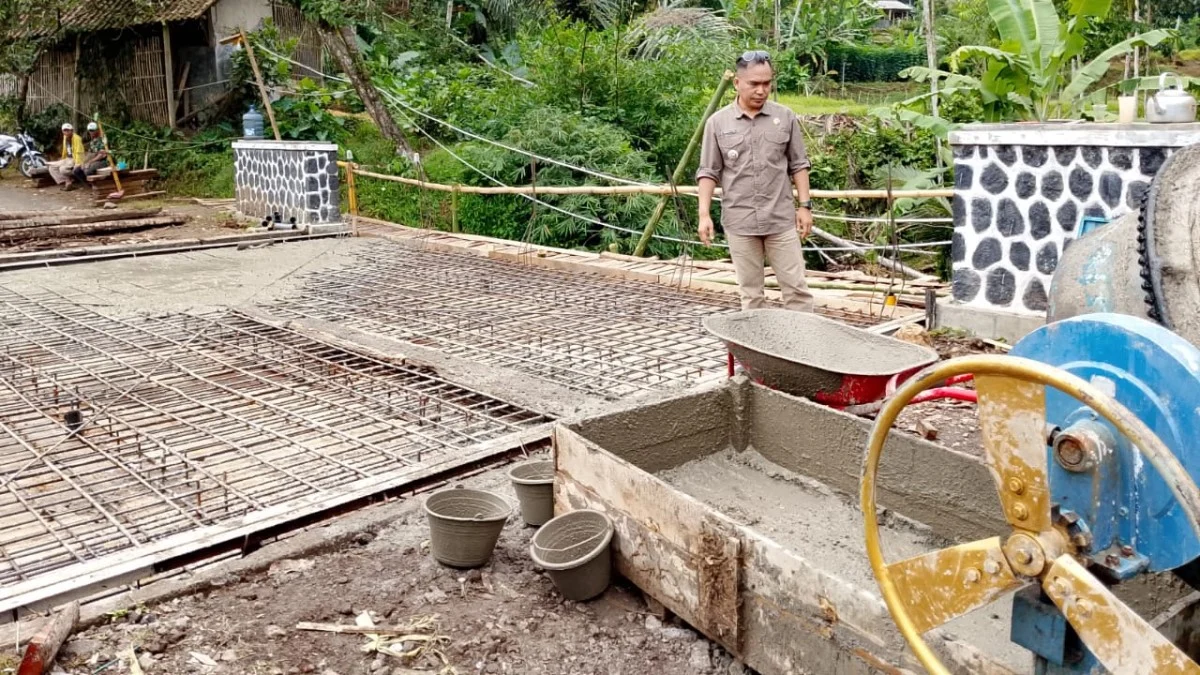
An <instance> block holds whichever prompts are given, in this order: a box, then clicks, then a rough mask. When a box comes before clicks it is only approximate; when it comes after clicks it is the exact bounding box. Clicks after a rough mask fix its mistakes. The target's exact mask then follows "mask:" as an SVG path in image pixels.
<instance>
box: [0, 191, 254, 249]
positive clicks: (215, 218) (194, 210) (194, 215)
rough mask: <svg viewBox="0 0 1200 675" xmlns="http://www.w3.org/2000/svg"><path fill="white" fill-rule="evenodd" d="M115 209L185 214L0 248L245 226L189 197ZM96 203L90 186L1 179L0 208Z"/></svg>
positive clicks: (133, 240) (188, 234)
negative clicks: (161, 222)
mask: <svg viewBox="0 0 1200 675" xmlns="http://www.w3.org/2000/svg"><path fill="white" fill-rule="evenodd" d="M115 204H116V206H117V209H118V210H143V209H153V208H161V209H162V210H163V212H164V215H169V214H178V215H186V216H188V218H189V220H188V222H186V223H184V224H182V225H173V226H167V227H154V228H148V229H145V230H139V231H136V232H114V233H110V234H103V235H85V236H78V237H68V238H54V239H44V240H36V241H28V242H22V243H21V244H20V245H19V246H5V245H4V244H3V243H0V252H9V253H11V252H17V251H37V250H43V249H52V248H73V247H77V246H97V245H104V244H138V243H145V242H151V241H166V240H172V239H195V238H201V237H211V236H215V235H221V234H234V233H235V232H236V231H237V230H241V229H244V227H245V224H244V223H240V222H238V221H237V220H236V219H234V218H233V217H232V215H231V214H230V213H229V211H227V210H225V209H222V208H219V207H209V206H201V205H199V204H196V203H194V202H193V201H192V200H190V199H189V200H185V199H171V198H155V199H138V200H133V201H123V202H115ZM94 208H96V204H95V202H94V201H93V195H92V193H91V191H90V190H75V191H74V192H63V191H62V190H60V189H58V188H43V189H40V190H38V189H34V188H29V187H25V185H24V184H23V181H22V180H20V179H19V178H16V177H14V175H11V174H5V175H4V177H3V178H2V179H0V211H48V212H60V211H78V210H85V209H94Z"/></svg>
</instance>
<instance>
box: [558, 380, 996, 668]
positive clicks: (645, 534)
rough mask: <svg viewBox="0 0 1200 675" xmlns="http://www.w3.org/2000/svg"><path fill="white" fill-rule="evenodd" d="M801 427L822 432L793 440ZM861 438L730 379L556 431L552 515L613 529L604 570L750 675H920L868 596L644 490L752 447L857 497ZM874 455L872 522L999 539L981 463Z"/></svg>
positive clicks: (712, 513)
mask: <svg viewBox="0 0 1200 675" xmlns="http://www.w3.org/2000/svg"><path fill="white" fill-rule="evenodd" d="M762 425H770V426H769V427H764V426H762ZM813 425H820V428H822V429H823V432H822V433H821V434H819V435H817V434H812V433H805V432H806V429H807V430H811V429H812V428H813ZM870 428H871V427H870V422H869V421H867V420H863V419H860V418H856V417H853V416H850V415H846V414H843V413H840V412H836V411H833V410H831V409H829V408H826V407H824V406H820V405H817V404H814V403H811V402H809V401H806V400H803V399H798V398H794V397H791V396H787V395H784V394H781V393H778V392H774V391H771V390H768V389H765V388H763V387H760V386H758V385H755V384H751V383H749V382H747V381H745V380H744V379H743V378H737V379H735V380H731V381H730V382H728V383H723V384H719V385H714V386H711V387H708V388H707V389H706V390H705V391H699V392H695V393H689V394H682V395H677V396H674V397H671V398H668V399H664V400H658V401H655V402H652V403H649V404H644V405H642V406H640V407H636V406H630V407H626V408H624V409H621V410H618V411H615V412H609V413H605V414H602V415H597V416H594V417H589V418H585V419H581V420H578V421H574V422H564V423H560V424H558V425H556V427H555V430H554V434H553V438H554V446H555V464H556V477H555V509H556V512H557V513H564V512H566V511H570V510H573V509H578V508H590V509H596V510H599V511H603V512H605V513H606V514H608V515H609V517H610V518H612V520H613V522H614V525H615V528H616V534H615V536H614V545H613V555H614V565H615V569H616V570H617V571H618V572H619V573H620V574H621V575H623V576H625V577H626V578H627V579H629V580H630V581H632V582H633V583H634V584H636V585H637V586H638V587H639V588H641V589H642V590H643V591H644V592H645V593H647V594H648V595H650V596H652V597H653V598H655V599H656V600H658V601H659V602H661V603H662V604H663V605H664V606H666V607H667V608H668V609H670V610H671V611H672V612H674V613H675V614H676V615H678V616H679V617H680V618H681V619H683V620H684V621H686V622H687V623H688V624H690V625H691V626H693V627H694V628H696V629H697V630H699V631H700V632H702V633H703V634H705V635H706V636H708V637H709V638H710V639H712V640H714V641H716V642H718V643H720V644H721V645H722V646H723V647H725V649H727V650H728V651H729V652H731V653H732V654H734V655H735V656H737V657H738V658H739V659H741V660H742V661H744V662H745V663H746V664H747V665H748V666H750V667H752V668H754V669H755V670H757V671H759V672H760V673H763V675H784V674H788V673H817V674H820V675H825V674H833V673H838V674H839V675H840V674H842V673H847V674H849V673H854V674H858V673H863V674H866V673H880V672H883V673H906V672H914V673H917V672H922V669H921V667H920V665H919V664H918V663H917V662H916V661H915V659H913V658H912V656H911V654H909V653H908V652H907V650H906V648H905V645H904V642H903V639H902V638H901V637H900V634H899V632H898V631H897V630H896V628H895V626H894V624H893V623H892V620H891V618H890V616H889V614H888V612H887V609H886V607H885V605H884V603H883V601H882V600H881V599H879V597H878V592H877V589H876V588H874V587H872V588H861V587H856V586H854V585H853V584H851V583H849V582H847V581H845V580H844V579H841V578H839V577H838V576H837V574H836V572H835V571H830V570H824V569H820V568H818V567H816V566H815V565H813V564H810V563H809V562H808V561H806V560H805V558H804V556H803V554H802V553H800V552H797V551H792V550H788V549H787V548H785V547H783V546H781V545H780V544H778V543H776V542H775V541H773V540H771V539H770V538H769V537H767V536H764V535H763V534H761V533H759V532H757V531H755V530H754V529H753V528H752V527H747V526H743V525H740V524H738V523H737V522H735V521H733V520H731V519H730V518H728V517H727V516H725V515H723V514H722V513H721V512H720V511H718V510H717V509H716V508H714V507H712V506H710V505H708V504H706V503H704V502H702V501H700V500H697V499H695V498H693V497H691V496H689V495H687V494H684V493H683V492H680V491H679V490H676V489H675V488H673V487H672V486H670V485H668V484H667V483H666V482H664V481H663V480H661V479H659V478H658V477H656V476H655V475H654V474H655V473H656V472H658V471H662V470H665V469H668V468H671V467H673V466H676V465H678V464H680V463H682V462H683V461H687V460H688V458H690V457H692V456H699V455H700V454H704V453H706V452H711V451H712V447H713V446H714V444H716V445H720V444H721V443H727V444H728V445H730V446H732V447H733V448H735V449H738V450H741V449H745V447H746V446H747V444H748V443H751V442H753V447H754V449H755V450H757V451H759V452H760V453H762V454H763V455H764V456H765V457H767V458H768V459H770V460H771V461H773V462H775V463H777V464H780V465H781V466H784V467H785V468H788V469H791V470H793V471H796V472H797V473H800V474H803V475H806V476H809V477H811V478H815V479H817V480H819V481H821V482H823V483H825V484H826V485H829V486H831V487H833V488H835V489H837V490H840V491H842V492H846V493H849V494H857V490H858V478H859V473H860V469H861V466H860V465H861V457H862V449H863V448H864V447H865V444H866V438H867V434H868V433H869V431H870ZM763 429H770V432H769V433H763ZM818 436H819V438H818ZM772 439H774V440H772ZM830 439H833V440H834V441H835V443H834V444H833V445H834V447H830V443H829V440H830ZM887 450H888V451H887V454H886V456H885V461H884V465H883V467H882V472H881V477H880V484H881V487H882V489H881V501H882V504H883V505H884V506H885V507H889V508H893V509H898V510H900V512H901V513H902V514H903V515H904V516H906V517H908V518H910V519H913V520H916V521H919V522H921V523H924V524H927V525H929V526H930V527H931V528H933V530H934V531H935V532H936V533H937V534H939V535H941V536H944V537H946V538H948V539H960V538H979V535H980V530H981V529H988V530H995V531H999V530H1000V529H1001V528H1002V525H1003V523H1002V521H1001V520H1000V518H999V514H1000V510H999V505H998V500H997V499H996V497H995V496H994V495H995V488H994V483H993V482H992V479H991V477H990V476H989V475H988V472H987V469H986V467H985V466H984V465H983V463H982V462H981V461H980V460H978V459H977V458H975V457H972V456H969V455H966V454H964V453H959V452H956V451H953V450H949V449H947V448H944V447H942V446H939V445H936V444H933V443H929V442H926V441H923V440H921V439H918V438H915V437H910V436H907V435H903V434H899V433H896V432H893V437H892V439H891V440H890V441H889V443H888V448H887ZM928 462H937V463H940V464H941V465H942V466H944V467H945V470H944V471H942V472H939V473H938V476H937V477H932V476H928V475H923V474H922V473H921V472H914V471H912V470H911V469H912V467H914V466H920V465H922V464H924V463H928ZM947 477H952V478H951V479H950V480H947ZM797 517H798V518H799V517H804V515H803V514H798V515H797ZM929 637H930V643H931V644H933V645H935V648H936V649H937V650H938V651H939V652H940V653H941V654H942V656H943V658H944V659H945V661H946V663H947V665H948V666H950V667H951V668H952V669H954V670H955V671H956V672H961V673H997V674H998V673H1012V672H1013V671H1012V670H1010V669H1009V668H1008V667H1006V666H1004V665H1002V664H1001V663H998V662H996V661H994V660H993V659H992V658H991V657H989V656H987V655H985V654H984V653H982V652H981V651H979V650H977V649H976V648H974V647H973V646H972V645H970V644H967V643H965V642H963V641H960V640H958V639H956V638H953V637H951V636H949V635H939V634H938V632H937V631H934V632H933V633H931V635H930V636H929Z"/></svg>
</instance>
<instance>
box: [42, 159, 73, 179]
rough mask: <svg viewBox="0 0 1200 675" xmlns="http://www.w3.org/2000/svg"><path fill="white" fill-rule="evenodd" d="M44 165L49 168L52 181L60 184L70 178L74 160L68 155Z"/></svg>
mask: <svg viewBox="0 0 1200 675" xmlns="http://www.w3.org/2000/svg"><path fill="white" fill-rule="evenodd" d="M46 167H47V168H48V169H50V177H51V178H53V179H54V182H55V183H58V184H59V185H62V184H63V183H65V182H67V181H69V180H71V172H72V171H74V170H75V160H73V159H71V158H70V157H68V158H66V159H60V160H58V161H57V162H50V163H49V164H47V165H46Z"/></svg>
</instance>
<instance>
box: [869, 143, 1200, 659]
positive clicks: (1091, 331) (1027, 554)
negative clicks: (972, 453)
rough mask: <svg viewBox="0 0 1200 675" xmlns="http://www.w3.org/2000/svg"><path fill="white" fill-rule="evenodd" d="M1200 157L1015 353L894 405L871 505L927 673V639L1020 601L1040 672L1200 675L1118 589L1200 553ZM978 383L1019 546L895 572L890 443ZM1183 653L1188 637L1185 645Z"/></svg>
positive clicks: (875, 435) (1023, 631) (1055, 300)
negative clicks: (937, 404)
mask: <svg viewBox="0 0 1200 675" xmlns="http://www.w3.org/2000/svg"><path fill="white" fill-rule="evenodd" d="M1198 223H1200V146H1191V147H1188V148H1185V149H1183V150H1181V151H1179V152H1177V153H1176V154H1174V155H1173V156H1172V157H1171V158H1170V159H1169V160H1168V161H1167V162H1166V163H1165V164H1164V165H1163V167H1162V169H1161V170H1160V172H1159V174H1158V176H1157V177H1156V178H1155V180H1154V182H1153V184H1152V186H1151V189H1150V190H1149V192H1148V194H1147V197H1146V201H1145V204H1144V206H1143V208H1142V209H1141V210H1140V212H1138V213H1133V214H1130V215H1127V216H1125V217H1123V218H1120V219H1118V220H1116V221H1115V222H1112V223H1109V224H1106V225H1103V226H1101V227H1099V228H1097V229H1095V230H1093V231H1092V232H1090V233H1088V234H1086V235H1085V236H1083V237H1081V238H1079V239H1078V240H1076V241H1074V242H1073V243H1072V245H1071V246H1070V247H1069V248H1068V249H1067V251H1066V253H1065V254H1064V256H1063V258H1062V260H1061V262H1060V263H1059V267H1058V270H1057V272H1056V274H1055V277H1054V280H1053V283H1052V285H1051V293H1050V296H1051V297H1050V310H1049V316H1048V319H1049V322H1048V323H1047V325H1045V326H1043V327H1041V328H1039V329H1038V330H1036V331H1034V332H1033V333H1031V334H1030V335H1028V336H1026V337H1025V338H1024V339H1023V340H1021V341H1020V342H1019V343H1018V344H1017V345H1016V346H1015V347H1014V349H1013V350H1012V352H1011V354H1010V355H1007V356H969V357H963V358H959V359H953V360H950V361H946V362H942V363H939V364H935V365H933V366H930V367H929V368H927V369H926V370H924V371H922V372H921V373H919V374H917V375H915V376H914V377H913V378H912V379H910V380H909V381H907V382H906V383H905V384H904V385H903V386H902V387H901V388H900V389H899V390H898V391H897V392H896V394H895V396H893V397H892V398H890V399H888V401H887V402H886V403H885V405H884V406H883V409H882V411H881V412H880V414H879V416H878V418H877V419H876V423H875V427H874V430H873V432H872V435H871V438H870V440H869V442H868V449H867V457H866V461H865V467H864V475H863V481H862V494H861V506H862V511H863V517H864V520H865V522H866V538H867V552H868V557H869V558H870V559H871V566H872V569H873V571H874V573H875V576H876V579H877V581H878V582H879V587H880V590H881V592H882V595H883V596H884V599H885V601H886V603H887V606H888V609H889V611H890V612H891V614H892V616H893V618H894V620H895V622H896V625H897V627H898V628H899V629H900V632H901V633H902V634H903V635H904V637H905V639H906V641H907V642H908V644H909V645H910V647H911V648H912V650H913V653H914V654H915V655H916V656H917V658H918V659H919V660H920V661H921V663H922V664H923V665H924V666H925V667H926V668H927V669H928V670H929V671H930V672H932V673H939V674H940V673H948V672H950V671H949V670H947V668H946V667H945V666H944V665H943V664H942V661H941V660H939V656H938V655H937V654H936V653H935V651H934V650H932V649H931V648H930V646H929V645H928V644H926V642H925V639H924V638H923V634H924V633H926V632H927V631H930V630H932V629H934V628H936V627H938V626H942V625H944V624H945V623H947V622H948V621H950V620H953V619H955V618H957V617H960V616H962V615H964V614H966V613H968V612H971V611H972V610H974V609H977V608H980V607H983V606H985V605H988V604H989V603H992V602H994V601H996V600H997V599H998V598H1000V597H1002V596H1004V595H1005V594H1009V593H1012V594H1014V595H1013V605H1012V621H1011V639H1012V641H1013V642H1015V643H1017V644H1020V645H1022V646H1024V647H1026V648H1028V649H1029V650H1030V651H1032V652H1033V654H1034V655H1035V664H1036V667H1035V672H1036V673H1038V674H1039V675H1041V674H1049V673H1073V674H1079V673H1088V674H1100V673H1117V674H1124V673H1134V674H1143V673H1144V674H1146V675H1149V674H1152V673H1153V674H1156V675H1164V674H1167V673H1197V674H1200V666H1198V665H1197V663H1196V662H1195V661H1193V660H1192V658H1190V657H1189V655H1188V654H1187V653H1185V651H1184V649H1181V648H1180V647H1179V646H1177V644H1174V643H1173V642H1172V641H1170V640H1168V639H1167V638H1166V637H1164V636H1163V635H1161V634H1160V633H1159V632H1158V631H1157V630H1156V629H1155V628H1153V627H1152V626H1151V625H1150V623H1149V622H1147V621H1146V620H1144V619H1143V618H1142V617H1140V616H1138V615H1137V614H1136V613H1134V612H1133V611H1132V610H1131V609H1130V608H1129V607H1128V606H1126V605H1125V604H1124V603H1122V602H1121V600H1119V599H1118V598H1117V597H1116V596H1115V595H1114V594H1113V592H1112V590H1111V589H1112V587H1113V586H1115V585H1116V584H1120V583H1122V582H1127V581H1129V580H1131V579H1133V578H1135V577H1138V576H1139V575H1145V574H1153V573H1158V572H1175V573H1176V574H1178V575H1179V576H1181V577H1183V578H1184V579H1185V580H1187V581H1188V582H1189V583H1191V584H1192V585H1193V586H1197V583H1196V581H1197V575H1196V574H1195V569H1196V567H1197V563H1196V560H1197V558H1198V557H1200V490H1198V489H1197V486H1196V484H1197V481H1198V479H1200V443H1197V441H1196V439H1197V438H1198V437H1200V349H1198V348H1197V344H1200V228H1197V227H1196V225H1197V224H1198ZM965 373H972V374H974V378H975V382H976V389H977V393H978V408H979V425H980V432H981V436H982V444H983V446H984V448H983V450H984V455H985V459H986V462H987V465H988V468H989V470H990V473H991V474H992V477H993V479H994V482H995V485H996V489H997V492H998V494H999V497H1000V500H999V501H1000V505H1001V508H1002V510H1003V514H1004V519H1005V520H1006V521H1007V522H1008V524H1009V526H1010V527H1011V532H1010V533H1009V534H1008V535H1007V536H1004V537H991V538H987V539H982V540H980V541H975V542H973V543H969V544H962V545H959V546H954V547H951V548H947V549H944V550H940V551H936V552H932V553H928V554H924V555H919V556H916V557H912V558H909V559H906V560H901V561H898V562H887V561H885V560H884V556H883V554H882V552H881V547H880V537H879V523H878V522H877V518H876V513H877V506H878V504H877V500H876V487H875V484H876V477H877V472H878V467H879V465H880V464H879V462H880V456H881V454H882V453H883V448H884V440H885V438H886V437H887V433H888V431H889V429H890V428H891V426H892V424H893V422H894V421H895V420H896V418H897V416H898V414H899V413H900V411H901V410H902V409H903V407H904V406H905V405H906V404H907V403H908V402H909V401H910V400H912V399H914V398H915V397H917V396H918V395H920V393H921V392H922V391H924V390H926V389H930V388H933V387H936V386H939V385H940V384H941V383H943V382H945V381H946V380H948V379H950V378H953V377H956V376H960V375H963V374H965ZM1176 642H1180V641H1178V640H1177V641H1176Z"/></svg>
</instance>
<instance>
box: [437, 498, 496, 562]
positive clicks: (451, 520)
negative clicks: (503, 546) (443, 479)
mask: <svg viewBox="0 0 1200 675" xmlns="http://www.w3.org/2000/svg"><path fill="white" fill-rule="evenodd" d="M512 511H513V507H512V504H510V503H509V502H508V500H506V499H505V498H504V497H501V496H500V495H498V494H494V493H491V492H486V491H484V490H471V489H468V488H450V489H447V490H442V491H440V492H435V493H434V494H432V495H430V496H429V499H426V500H425V515H426V516H427V519H428V520H429V550H430V552H431V553H432V554H433V558H434V560H437V561H438V562H440V563H442V564H443V565H448V566H450V567H459V568H470V567H479V566H481V565H483V564H484V563H486V562H487V561H488V559H489V558H491V557H492V549H494V548H496V541H497V540H499V539H500V532H501V530H503V529H504V522H505V521H506V520H508V517H509V516H510V515H511V514H512Z"/></svg>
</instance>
